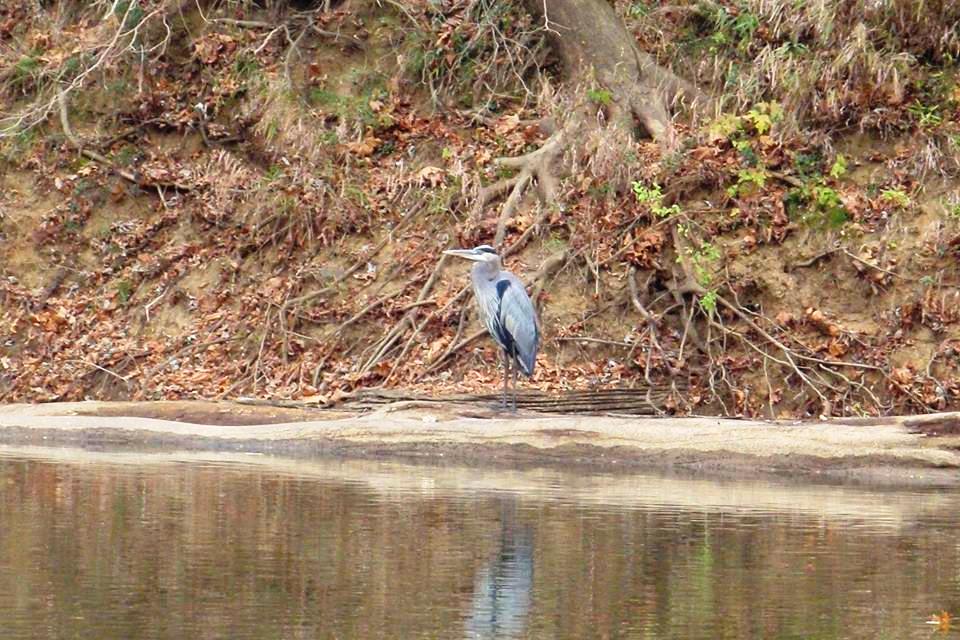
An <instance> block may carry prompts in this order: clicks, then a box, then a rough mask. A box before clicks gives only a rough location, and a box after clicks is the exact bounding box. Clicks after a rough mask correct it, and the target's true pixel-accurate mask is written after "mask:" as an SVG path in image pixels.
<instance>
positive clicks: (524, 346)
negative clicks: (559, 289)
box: [473, 265, 540, 376]
mask: <svg viewBox="0 0 960 640" xmlns="http://www.w3.org/2000/svg"><path fill="white" fill-rule="evenodd" d="M477 266H478V267H479V266H480V265H477ZM491 275H493V277H492V278H491V277H490V276H491ZM473 288H474V294H475V295H476V299H477V303H478V305H479V307H480V315H481V317H482V318H483V322H484V325H486V327H487V331H489V332H490V335H491V336H492V337H493V338H494V340H496V341H497V343H498V344H499V345H500V347H501V348H503V349H504V351H506V352H507V354H508V355H509V356H511V357H513V358H514V360H515V361H516V362H517V364H518V365H519V366H520V369H521V371H523V373H524V374H526V375H528V376H531V375H533V369H534V366H535V365H536V358H537V348H538V346H539V342H540V332H539V329H538V326H537V316H536V310H535V309H534V307H533V303H532V302H531V301H530V297H529V296H528V295H527V291H526V289H525V288H524V286H523V282H521V281H520V279H519V278H517V277H516V276H515V275H513V274H512V273H510V272H509V271H498V272H497V273H495V275H494V274H490V273H489V272H486V271H485V270H484V269H477V268H475V269H474V272H473Z"/></svg>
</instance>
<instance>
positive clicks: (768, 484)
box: [0, 445, 960, 529]
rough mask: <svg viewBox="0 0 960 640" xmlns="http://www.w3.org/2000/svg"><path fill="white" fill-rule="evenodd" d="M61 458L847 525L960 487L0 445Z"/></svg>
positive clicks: (435, 493) (932, 501) (890, 521)
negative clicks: (775, 516)
mask: <svg viewBox="0 0 960 640" xmlns="http://www.w3.org/2000/svg"><path fill="white" fill-rule="evenodd" d="M4 457H9V458H21V459H24V458H25V459H34V460H46V461H50V462H56V463H61V464H85V465H86V464H97V465H133V466H136V467H137V468H138V469H140V470H146V469H148V468H150V467H153V468H161V467H165V466H169V465H179V464H189V465H194V466H204V467H210V466H213V467H221V466H222V467H228V468H231V469H234V470H244V469H247V470H249V471H251V472H265V473H272V474H278V475H282V476H293V477H297V478H302V479H308V478H313V479H315V480H318V481H324V482H328V481H330V482H336V483H347V484H350V485H353V486H357V487H360V486H362V487H365V488H367V489H368V490H370V491H373V492H375V493H377V494H379V495H382V496H386V497H390V496H396V495H397V494H406V495H420V496H430V497H444V496H476V495H478V494H487V495H490V494H494V495H500V496H507V495H512V496H516V497H518V498H519V499H520V501H521V503H523V502H528V501H535V502H538V503H544V502H546V503H557V502H561V503H565V504H573V505H579V506H584V507H588V506H593V507H612V508H618V509H644V510H649V509H652V510H656V511H661V510H663V509H668V510H670V511H684V512H697V513H754V514H766V513H780V514H788V515H791V516H798V517H810V516H812V517H817V518H825V519H828V520H831V521H836V522H844V523H847V524H853V525H857V524H869V525H870V526H873V527H885V528H897V529H899V528H903V527H910V526H912V525H914V524H915V523H917V522H919V521H923V520H928V519H930V518H936V517H938V516H940V515H943V514H954V513H956V512H957V511H958V510H960V493H958V492H956V491H942V490H937V489H935V488H933V487H924V486H923V485H922V484H921V486H920V487H917V488H911V487H901V488H898V489H897V488H892V487H890V486H886V485H881V486H871V485H869V484H862V483H849V484H836V483H826V482H824V483H811V482H806V481H788V480H782V479H773V480H770V479H763V478H756V477H751V478H730V477H726V478H723V479H710V478H704V477H702V476H699V475H696V474H676V473H672V474H671V473H644V474H633V473H584V472H583V471H578V472H576V473H570V472H566V471H562V470H557V469H544V468H534V469H522V470H518V469H496V468H494V469H483V468H478V467H467V466H458V465H455V464H449V465H445V466H436V465H431V464H408V463H401V462H383V461H372V460H353V459H348V460H340V459H332V458H314V459H296V458H287V457H282V456H271V455H262V454H243V453H224V452H211V451H176V452H141V451H136V452H130V451H112V452H105V451H91V450H86V449H78V448H67V447H43V446H12V445H0V458H4Z"/></svg>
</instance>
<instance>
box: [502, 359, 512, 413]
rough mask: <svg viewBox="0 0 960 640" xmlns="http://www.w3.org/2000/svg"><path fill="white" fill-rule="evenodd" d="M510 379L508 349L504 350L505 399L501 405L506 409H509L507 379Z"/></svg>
mask: <svg viewBox="0 0 960 640" xmlns="http://www.w3.org/2000/svg"><path fill="white" fill-rule="evenodd" d="M509 377H510V354H508V353H507V351H506V349H504V350H503V398H501V401H500V404H501V406H502V407H503V408H504V409H506V408H507V379H508V378H509Z"/></svg>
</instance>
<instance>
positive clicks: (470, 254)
mask: <svg viewBox="0 0 960 640" xmlns="http://www.w3.org/2000/svg"><path fill="white" fill-rule="evenodd" d="M444 253H445V254H447V255H448V256H456V257H458V258H466V259H467V260H472V261H474V262H487V263H492V262H499V261H500V256H498V255H497V250H496V249H494V248H493V247H491V246H490V245H488V244H482V245H480V246H479V247H474V248H473V249H447V250H446V251H444Z"/></svg>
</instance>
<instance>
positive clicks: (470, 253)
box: [443, 249, 483, 262]
mask: <svg viewBox="0 0 960 640" xmlns="http://www.w3.org/2000/svg"><path fill="white" fill-rule="evenodd" d="M443 253H444V254H446V255H448V256H456V257H458V258H466V259H467V260H473V261H474V262H476V261H478V260H482V259H483V256H482V255H481V254H479V253H478V252H477V251H475V250H473V249H447V250H446V251H444V252H443Z"/></svg>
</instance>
